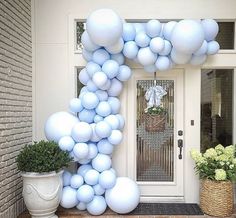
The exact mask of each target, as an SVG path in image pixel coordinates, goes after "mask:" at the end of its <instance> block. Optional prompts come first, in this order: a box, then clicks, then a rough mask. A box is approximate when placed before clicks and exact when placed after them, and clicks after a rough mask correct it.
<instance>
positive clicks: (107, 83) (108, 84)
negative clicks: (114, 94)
mask: <svg viewBox="0 0 236 218" xmlns="http://www.w3.org/2000/svg"><path fill="white" fill-rule="evenodd" d="M110 87H111V80H110V79H108V80H107V82H106V83H105V85H104V86H102V87H100V89H101V90H108V89H109V88H110Z"/></svg>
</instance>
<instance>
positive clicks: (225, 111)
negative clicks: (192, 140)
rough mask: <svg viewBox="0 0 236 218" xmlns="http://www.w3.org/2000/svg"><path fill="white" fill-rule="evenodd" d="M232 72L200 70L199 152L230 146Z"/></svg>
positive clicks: (226, 70)
mask: <svg viewBox="0 0 236 218" xmlns="http://www.w3.org/2000/svg"><path fill="white" fill-rule="evenodd" d="M232 99H233V70H229V69H224V70H202V75H201V150H202V151H205V150H206V149H207V148H209V147H214V146H215V145H217V144H222V145H224V146H227V145H230V144H232V117H233V116H232V112H233V101H232Z"/></svg>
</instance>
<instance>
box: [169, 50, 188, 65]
mask: <svg viewBox="0 0 236 218" xmlns="http://www.w3.org/2000/svg"><path fill="white" fill-rule="evenodd" d="M170 56H171V59H172V61H173V62H174V63H176V64H187V63H188V62H189V61H190V59H191V57H192V55H191V54H183V53H180V52H177V51H176V50H174V49H172V51H171V54H170Z"/></svg>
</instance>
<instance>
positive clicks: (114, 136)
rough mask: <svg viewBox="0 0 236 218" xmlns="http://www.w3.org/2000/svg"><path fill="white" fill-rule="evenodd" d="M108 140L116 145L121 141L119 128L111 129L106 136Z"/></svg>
mask: <svg viewBox="0 0 236 218" xmlns="http://www.w3.org/2000/svg"><path fill="white" fill-rule="evenodd" d="M107 139H108V141H109V142H110V143H111V144H113V145H118V144H120V143H121V141H122V139H123V136H122V132H121V131H120V130H116V129H115V130H112V131H111V135H110V136H109V137H108V138H107Z"/></svg>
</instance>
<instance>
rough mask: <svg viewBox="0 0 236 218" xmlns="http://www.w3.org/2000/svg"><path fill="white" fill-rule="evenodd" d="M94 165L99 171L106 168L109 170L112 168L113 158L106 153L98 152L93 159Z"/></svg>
mask: <svg viewBox="0 0 236 218" xmlns="http://www.w3.org/2000/svg"><path fill="white" fill-rule="evenodd" d="M92 166H93V168H94V169H95V170H97V171H98V172H102V171H104V170H108V169H110V168H111V158H110V157H109V156H108V155H106V154H100V153H99V154H98V155H97V156H96V157H95V158H94V159H93V160H92Z"/></svg>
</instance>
